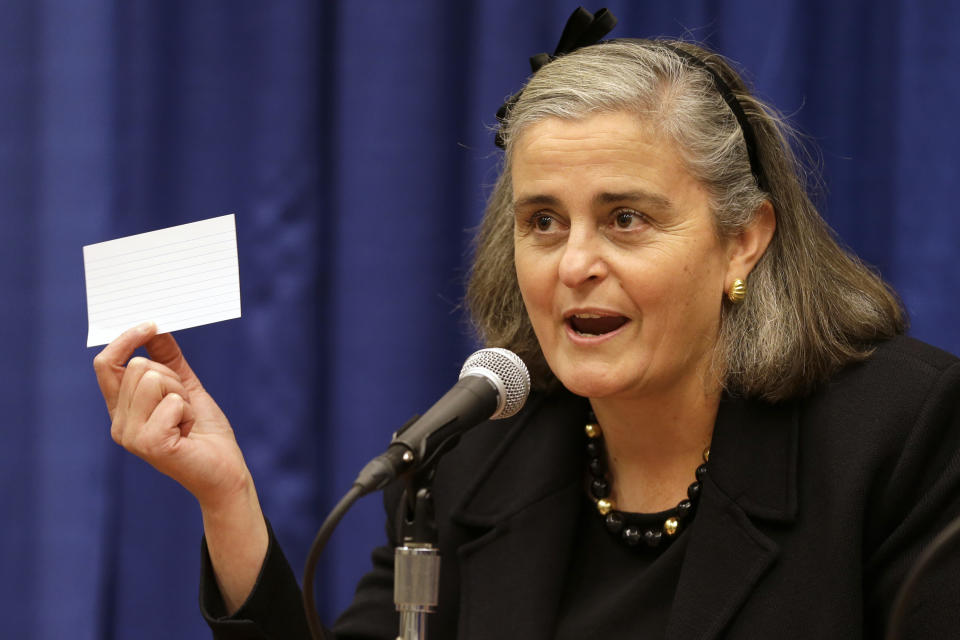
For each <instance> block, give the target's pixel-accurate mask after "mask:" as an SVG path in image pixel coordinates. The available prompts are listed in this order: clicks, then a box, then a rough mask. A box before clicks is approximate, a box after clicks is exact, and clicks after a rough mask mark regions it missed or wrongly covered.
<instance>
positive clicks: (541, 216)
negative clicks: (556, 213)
mask: <svg viewBox="0 0 960 640" xmlns="http://www.w3.org/2000/svg"><path fill="white" fill-rule="evenodd" d="M556 224H557V221H556V220H554V218H553V216H551V215H549V214H546V213H535V214H533V215H532V216H530V227H531V228H532V229H533V230H534V231H539V232H540V233H549V232H550V231H552V230H553V229H554V227H555V226H556Z"/></svg>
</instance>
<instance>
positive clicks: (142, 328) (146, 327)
mask: <svg viewBox="0 0 960 640" xmlns="http://www.w3.org/2000/svg"><path fill="white" fill-rule="evenodd" d="M155 326H156V324H155V323H154V322H153V321H152V320H148V321H147V322H141V323H140V324H138V325H137V331H139V332H140V333H148V332H149V331H150V330H151V329H153V328H154V327H155Z"/></svg>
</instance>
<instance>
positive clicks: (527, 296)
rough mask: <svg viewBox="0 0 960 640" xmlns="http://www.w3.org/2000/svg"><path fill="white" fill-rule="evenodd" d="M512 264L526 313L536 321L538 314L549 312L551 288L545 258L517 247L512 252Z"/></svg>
mask: <svg viewBox="0 0 960 640" xmlns="http://www.w3.org/2000/svg"><path fill="white" fill-rule="evenodd" d="M514 266H515V268H516V271H517V284H518V285H519V287H520V295H521V296H522V297H523V303H524V305H526V308H527V315H529V316H530V319H531V321H533V322H536V321H537V319H538V316H543V315H544V314H549V313H550V309H551V301H552V288H551V283H550V277H549V273H550V272H549V269H548V268H547V265H546V260H542V259H540V260H538V259H535V258H534V257H532V256H531V255H530V254H529V253H528V252H526V251H524V250H523V249H522V248H518V249H517V250H516V251H515V253H514Z"/></svg>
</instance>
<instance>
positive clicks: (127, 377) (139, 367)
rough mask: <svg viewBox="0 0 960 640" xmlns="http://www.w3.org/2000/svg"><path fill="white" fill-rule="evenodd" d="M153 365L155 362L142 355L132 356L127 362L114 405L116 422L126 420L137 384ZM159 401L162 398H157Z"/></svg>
mask: <svg viewBox="0 0 960 640" xmlns="http://www.w3.org/2000/svg"><path fill="white" fill-rule="evenodd" d="M153 365H154V363H153V362H151V361H150V360H149V359H147V358H143V357H140V356H137V357H135V358H131V359H130V361H129V362H127V366H126V367H125V369H124V372H123V377H122V378H121V379H120V390H119V392H118V393H117V401H116V404H115V405H114V414H113V419H114V422H116V421H118V420H119V421H121V422H126V420H127V414H128V413H129V411H130V405H131V404H132V403H133V400H134V397H135V396H136V390H137V386H139V384H140V379H141V378H142V377H143V376H144V374H146V373H147V371H150V370H151V369H152V368H153ZM157 401H158V402H159V401H160V398H157Z"/></svg>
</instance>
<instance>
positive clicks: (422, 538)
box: [393, 469, 440, 640]
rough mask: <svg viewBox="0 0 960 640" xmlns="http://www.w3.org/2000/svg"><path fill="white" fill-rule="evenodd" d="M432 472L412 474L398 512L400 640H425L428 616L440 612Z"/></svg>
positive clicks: (396, 572) (396, 590)
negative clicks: (438, 608) (438, 610)
mask: <svg viewBox="0 0 960 640" xmlns="http://www.w3.org/2000/svg"><path fill="white" fill-rule="evenodd" d="M432 485H433V470H432V469H429V470H427V471H426V472H421V473H417V474H411V476H408V482H407V487H406V489H404V492H403V497H402V499H401V500H400V506H399V508H398V511H399V513H398V523H397V539H398V540H399V541H400V545H399V546H398V547H396V549H395V552H394V574H393V576H394V577H393V602H394V604H395V605H396V607H397V611H398V612H399V613H400V629H399V632H398V635H397V640H425V639H426V633H427V614H429V613H433V612H434V611H436V608H437V601H438V596H439V592H440V551H439V549H437V546H436V545H437V522H436V518H435V517H434V510H433V494H432V492H431V487H432Z"/></svg>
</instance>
